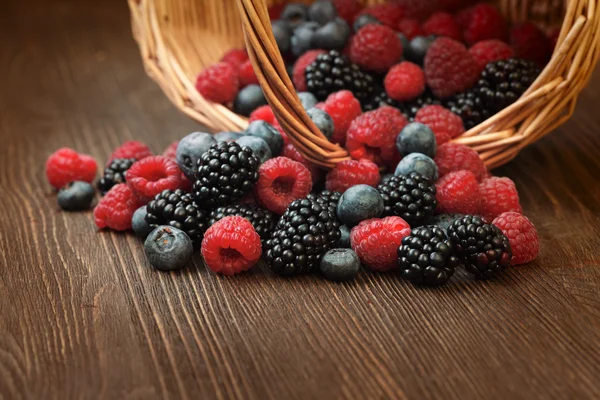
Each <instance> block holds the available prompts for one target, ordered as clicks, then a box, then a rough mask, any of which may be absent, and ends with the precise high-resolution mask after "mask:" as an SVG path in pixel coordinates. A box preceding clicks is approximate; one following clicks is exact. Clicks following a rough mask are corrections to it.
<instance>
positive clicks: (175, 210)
mask: <svg viewBox="0 0 600 400" xmlns="http://www.w3.org/2000/svg"><path fill="white" fill-rule="evenodd" d="M207 217H208V212H207V211H205V210H202V209H201V208H200V207H198V205H197V204H196V203H195V202H194V200H193V198H192V195H191V194H189V193H186V192H184V191H183V190H181V189H177V190H169V189H167V190H163V191H162V192H161V193H159V194H157V195H156V197H155V198H154V199H153V200H151V201H150V202H149V203H148V205H147V206H146V222H147V223H148V225H150V226H151V227H153V228H155V227H157V226H160V225H169V226H172V227H174V228H177V229H179V230H182V231H184V232H185V233H186V234H187V235H188V236H189V237H190V239H192V242H193V243H194V244H195V245H196V246H198V245H200V242H202V238H203V236H204V231H206V229H207V228H208V224H207Z"/></svg>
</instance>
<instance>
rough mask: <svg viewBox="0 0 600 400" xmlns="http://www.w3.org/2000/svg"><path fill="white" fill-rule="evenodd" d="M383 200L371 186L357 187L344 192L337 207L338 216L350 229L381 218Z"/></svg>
mask: <svg viewBox="0 0 600 400" xmlns="http://www.w3.org/2000/svg"><path fill="white" fill-rule="evenodd" d="M383 208H384V206H383V198H382V197H381V195H380V194H379V192H378V191H377V189H375V188H373V187H371V186H369V185H355V186H352V187H350V188H349V189H348V190H346V191H345V192H344V194H343V195H342V197H341V198H340V201H339V203H338V206H337V216H338V218H339V219H340V221H341V222H342V224H344V225H347V226H348V227H351V226H354V225H356V224H358V223H359V222H360V221H363V220H365V219H370V218H377V217H380V216H381V214H382V213H383Z"/></svg>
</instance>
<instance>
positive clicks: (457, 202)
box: [435, 170, 481, 214]
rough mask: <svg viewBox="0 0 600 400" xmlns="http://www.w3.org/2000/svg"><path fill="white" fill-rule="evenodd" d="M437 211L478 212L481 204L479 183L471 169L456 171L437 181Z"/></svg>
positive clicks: (448, 212) (446, 212) (449, 212)
mask: <svg viewBox="0 0 600 400" xmlns="http://www.w3.org/2000/svg"><path fill="white" fill-rule="evenodd" d="M435 188H436V189H437V195H436V198H437V201H438V207H437V211H438V212H439V213H441V214H476V213H477V211H479V206H480V204H481V201H480V198H479V183H478V182H477V177H476V176H475V174H473V173H472V172H471V171H466V170H463V171H454V172H450V173H449V174H446V175H444V176H443V177H441V178H440V179H439V180H438V181H437V182H436V183H435Z"/></svg>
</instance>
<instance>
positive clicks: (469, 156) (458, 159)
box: [433, 142, 487, 181]
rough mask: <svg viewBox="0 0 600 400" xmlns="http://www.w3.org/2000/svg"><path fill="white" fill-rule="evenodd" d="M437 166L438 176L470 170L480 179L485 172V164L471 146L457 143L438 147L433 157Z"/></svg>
mask: <svg viewBox="0 0 600 400" xmlns="http://www.w3.org/2000/svg"><path fill="white" fill-rule="evenodd" d="M433 160H434V161H435V163H436V164H437V166H438V170H439V174H440V176H444V175H446V174H449V173H450V172H453V171H460V170H467V171H471V172H472V173H474V174H475V176H476V177H477V180H479V181H481V180H482V179H483V178H484V177H485V176H486V174H487V168H486V167H485V164H484V163H483V161H482V160H481V158H479V154H477V152H476V151H475V150H473V149H472V148H470V147H468V146H465V145H464V144H458V143H452V142H450V143H446V144H443V145H441V146H439V147H438V149H437V154H436V155H435V158H434V159H433Z"/></svg>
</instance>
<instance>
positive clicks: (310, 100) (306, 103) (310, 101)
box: [298, 92, 318, 110]
mask: <svg viewBox="0 0 600 400" xmlns="http://www.w3.org/2000/svg"><path fill="white" fill-rule="evenodd" d="M298 98H299V99H300V103H302V107H304V109H305V110H308V109H309V108H313V107H314V106H315V105H317V103H318V100H317V98H316V97H315V95H314V94H312V93H311V92H299V93H298Z"/></svg>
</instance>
